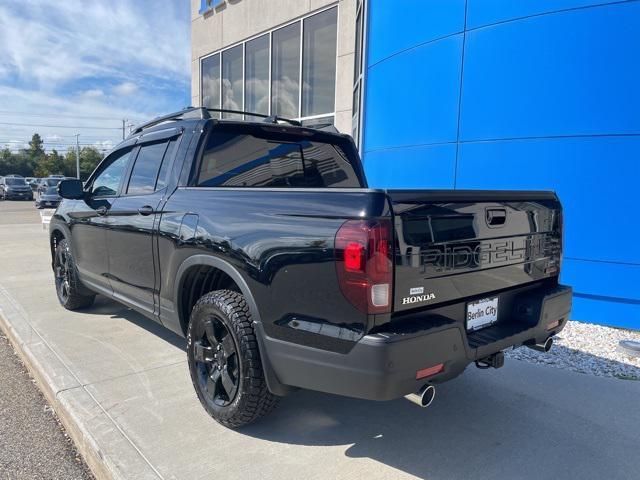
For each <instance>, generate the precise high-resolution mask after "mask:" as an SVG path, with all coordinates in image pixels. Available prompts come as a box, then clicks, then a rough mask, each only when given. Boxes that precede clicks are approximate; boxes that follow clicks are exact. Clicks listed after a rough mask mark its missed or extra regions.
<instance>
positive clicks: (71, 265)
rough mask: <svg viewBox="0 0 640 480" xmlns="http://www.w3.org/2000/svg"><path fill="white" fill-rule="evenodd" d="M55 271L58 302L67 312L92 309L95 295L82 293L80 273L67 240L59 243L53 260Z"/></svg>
mask: <svg viewBox="0 0 640 480" xmlns="http://www.w3.org/2000/svg"><path fill="white" fill-rule="evenodd" d="M53 271H54V275H55V282H56V293H57V294H58V301H59V302H60V305H62V306H63V307H64V308H66V309H67V310H79V309H81V308H87V307H90V306H91V305H92V304H93V301H94V300H95V298H96V296H95V295H85V294H84V293H82V291H81V285H80V280H79V279H78V271H77V270H76V265H75V262H74V260H73V255H72V254H71V247H70V246H69V242H68V241H67V239H65V238H63V239H62V240H60V241H58V243H57V245H56V250H55V257H54V259H53Z"/></svg>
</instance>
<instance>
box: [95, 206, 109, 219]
mask: <svg viewBox="0 0 640 480" xmlns="http://www.w3.org/2000/svg"><path fill="white" fill-rule="evenodd" d="M96 213H97V214H98V215H100V216H102V215H106V214H107V207H106V206H104V205H100V206H99V207H98V208H96Z"/></svg>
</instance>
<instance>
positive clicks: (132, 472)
mask: <svg viewBox="0 0 640 480" xmlns="http://www.w3.org/2000/svg"><path fill="white" fill-rule="evenodd" d="M20 309H21V308H20V306H19V304H17V302H15V300H13V298H12V297H11V295H10V294H9V293H8V292H7V291H6V290H5V289H4V288H2V286H1V285H0V330H2V331H3V332H4V334H5V335H6V336H7V338H8V339H9V341H10V342H11V344H12V346H13V348H14V349H15V351H16V352H17V353H18V355H19V356H20V358H21V360H22V362H23V363H24V365H25V366H26V367H27V370H28V371H29V372H30V374H31V375H32V376H33V378H34V379H35V381H36V384H37V385H38V387H39V388H40V391H41V392H42V393H43V394H44V396H45V398H46V399H47V401H48V402H49V404H50V405H51V406H52V408H53V409H54V411H55V412H56V414H57V416H58V418H59V419H60V422H61V423H62V425H63V426H64V428H65V430H66V431H67V433H68V435H69V436H70V437H71V439H72V440H73V442H74V444H75V445H76V448H77V449H78V452H79V453H80V454H81V455H82V458H83V459H84V460H85V462H86V463H87V465H88V466H89V469H90V470H91V472H92V473H93V475H94V476H95V477H96V478H97V479H99V480H103V479H104V480H121V479H130V478H136V479H147V478H149V479H156V480H157V479H158V478H162V476H161V475H160V474H159V473H158V472H157V471H156V470H155V469H154V468H153V467H152V466H151V465H150V463H149V462H148V461H147V460H146V459H145V458H144V457H143V456H142V455H141V453H140V452H139V450H138V449H137V448H136V447H135V445H134V444H133V443H132V442H131V441H130V440H129V439H128V438H127V437H126V436H125V435H124V434H123V432H121V431H120V429H119V428H118V426H117V425H116V424H115V423H114V422H113V421H112V420H111V418H110V417H109V415H108V414H107V412H106V411H104V409H103V408H102V406H101V405H100V404H99V403H98V402H96V401H95V399H94V398H93V397H92V396H91V394H90V393H89V392H87V390H86V389H85V387H84V386H83V385H81V384H80V383H79V382H78V380H77V378H76V377H75V375H74V374H73V372H71V371H70V370H69V369H68V367H67V366H66V365H65V364H64V362H63V361H62V360H61V359H60V358H59V357H58V355H57V354H56V352H54V351H53V350H52V349H51V348H50V347H49V345H48V344H47V342H46V341H45V340H44V339H43V338H42V337H41V335H40V334H39V333H38V331H37V330H36V329H35V328H34V327H33V326H32V325H31V324H30V323H29V321H28V320H27V319H26V318H25V316H24V315H23V314H22V313H21V312H20ZM90 424H94V425H93V427H94V428H90ZM95 424H99V425H98V428H96V425H95ZM100 427H101V428H100ZM93 432H99V433H100V435H101V437H100V438H97V437H96V435H94V434H93Z"/></svg>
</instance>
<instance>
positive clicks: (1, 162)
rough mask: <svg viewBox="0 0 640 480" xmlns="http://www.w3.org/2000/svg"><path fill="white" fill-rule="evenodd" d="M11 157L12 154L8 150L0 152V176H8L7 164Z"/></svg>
mask: <svg viewBox="0 0 640 480" xmlns="http://www.w3.org/2000/svg"><path fill="white" fill-rule="evenodd" d="M12 156H13V154H12V153H11V150H9V149H8V148H4V149H3V150H2V152H0V175H8V174H9V173H10V172H9V164H10V163H11V157H12Z"/></svg>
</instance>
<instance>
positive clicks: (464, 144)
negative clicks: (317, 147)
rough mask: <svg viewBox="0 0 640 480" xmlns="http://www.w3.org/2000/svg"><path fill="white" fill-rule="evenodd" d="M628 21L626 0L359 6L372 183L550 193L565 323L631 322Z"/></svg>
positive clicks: (639, 73)
mask: <svg viewBox="0 0 640 480" xmlns="http://www.w3.org/2000/svg"><path fill="white" fill-rule="evenodd" d="M465 25H466V27H465ZM638 25H640V1H637V0H632V1H627V2H620V1H606V0H468V1H467V2H466V10H465V2H462V1H450V2H448V1H446V0H442V1H440V0H422V1H420V2H418V1H414V2H408V4H404V3H403V4H402V5H399V4H398V3H397V2H392V1H390V0H372V1H370V2H369V19H368V27H369V31H368V38H369V44H368V54H367V66H366V75H367V77H366V90H365V109H364V112H365V117H364V120H363V129H364V140H363V149H362V150H363V157H364V162H365V169H366V171H367V176H368V178H369V179H370V183H371V185H373V186H375V187H406V188H452V187H454V186H455V187H456V188H477V189H489V188H496V189H552V190H556V191H557V192H558V194H559V195H560V198H561V200H562V202H563V204H564V207H565V255H566V259H565V262H564V263H563V281H564V282H566V283H568V284H571V285H573V286H574V289H575V291H576V296H575V299H574V305H575V307H574V314H573V317H574V318H575V319H577V320H583V321H589V322H596V323H606V324H611V325H617V326H625V327H633V328H640V248H638V245H637V242H638V240H637V239H638V238H639V237H640V226H639V225H640V222H638V221H636V219H635V217H636V216H637V214H636V210H637V209H638V207H637V206H636V205H637V201H636V199H635V197H636V195H635V192H636V191H637V189H638V184H639V183H640V161H638V158H640V114H638V112H640V87H639V85H640V65H639V64H638V62H637V61H636V56H637V54H636V52H637V51H638V50H639V49H640V29H639V28H638V27H637V26H638ZM625 205H627V207H625ZM614 206H615V208H614Z"/></svg>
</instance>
